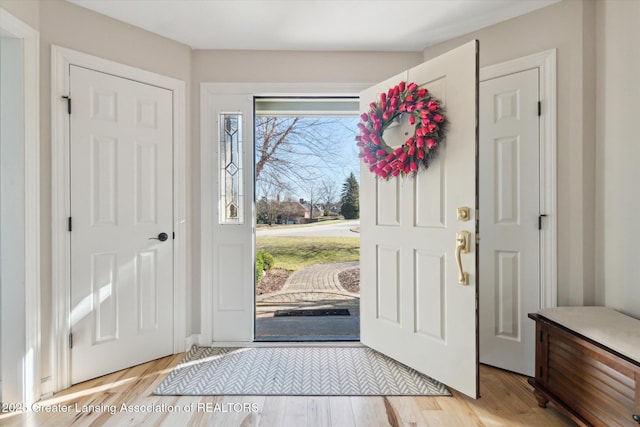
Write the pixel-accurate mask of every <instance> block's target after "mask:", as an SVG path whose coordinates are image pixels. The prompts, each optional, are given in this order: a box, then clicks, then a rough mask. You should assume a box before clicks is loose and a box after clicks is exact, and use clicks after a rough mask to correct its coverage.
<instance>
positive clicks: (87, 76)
mask: <svg viewBox="0 0 640 427" xmlns="http://www.w3.org/2000/svg"><path fill="white" fill-rule="evenodd" d="M70 68H71V70H70V73H71V76H70V94H71V98H72V101H73V105H72V106H73V111H72V114H71V116H70V117H71V122H70V123H71V124H70V128H71V144H70V145H71V147H70V151H71V215H72V222H71V225H72V231H71V333H72V334H73V335H72V337H73V338H72V341H73V347H72V350H71V359H72V360H71V376H72V382H73V383H77V382H80V381H84V380H86V379H89V378H93V377H97V376H100V375H104V374H106V373H109V372H114V371H117V370H120V369H123V368H126V367H129V366H132V365H136V364H139V363H142V362H146V361H149V360H152V359H155V358H158V357H162V356H165V355H167V354H171V353H172V352H173V212H172V200H173V190H172V185H173V175H172V150H173V130H172V126H173V124H172V93H171V91H169V90H166V89H162V88H158V87H155V86H150V85H147V84H143V83H139V82H135V81H132V80H128V79H124V78H120V77H116V76H113V75H109V74H105V73H101V72H98V71H93V70H89V69H86V68H81V67H77V66H71V67H70ZM161 233H165V234H166V237H167V238H166V239H163V238H164V237H165V236H162V235H161Z"/></svg>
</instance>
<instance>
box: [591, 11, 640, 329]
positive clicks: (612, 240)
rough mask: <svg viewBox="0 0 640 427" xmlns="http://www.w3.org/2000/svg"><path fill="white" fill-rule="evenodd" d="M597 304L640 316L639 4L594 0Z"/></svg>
mask: <svg viewBox="0 0 640 427" xmlns="http://www.w3.org/2000/svg"><path fill="white" fill-rule="evenodd" d="M596 28H597V40H598V42H597V76H598V77H597V90H596V93H597V102H596V105H597V115H596V117H597V119H596V124H597V125H596V126H597V156H598V157H597V174H596V176H597V184H598V191H597V206H598V209H597V244H596V248H597V252H596V253H597V260H598V263H597V279H598V293H597V295H598V302H599V303H601V304H604V305H606V306H609V307H613V308H616V309H618V310H621V311H623V312H625V313H627V314H630V315H632V316H635V317H638V318H640V255H639V249H638V247H639V241H640V221H639V220H638V215H639V214H640V190H638V185H639V183H640V137H639V136H638V135H640V132H639V130H638V129H639V123H638V122H639V120H638V119H639V118H640V2H639V1H627V0H607V1H599V2H597V25H596Z"/></svg>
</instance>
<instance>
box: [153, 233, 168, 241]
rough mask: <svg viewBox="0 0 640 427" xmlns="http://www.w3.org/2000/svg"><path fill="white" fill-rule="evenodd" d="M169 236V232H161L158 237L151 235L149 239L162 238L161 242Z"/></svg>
mask: <svg viewBox="0 0 640 427" xmlns="http://www.w3.org/2000/svg"><path fill="white" fill-rule="evenodd" d="M168 238H169V235H168V234H167V233H160V234H158V237H149V240H160V241H161V242H164V241H165V240H167V239H168Z"/></svg>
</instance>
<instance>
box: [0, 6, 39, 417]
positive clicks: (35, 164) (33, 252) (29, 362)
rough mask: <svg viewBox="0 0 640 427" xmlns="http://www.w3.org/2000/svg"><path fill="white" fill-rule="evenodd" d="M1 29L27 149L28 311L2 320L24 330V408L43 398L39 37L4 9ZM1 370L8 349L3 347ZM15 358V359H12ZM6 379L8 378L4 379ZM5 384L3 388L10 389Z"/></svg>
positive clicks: (20, 388)
mask: <svg viewBox="0 0 640 427" xmlns="http://www.w3.org/2000/svg"><path fill="white" fill-rule="evenodd" d="M0 29H2V30H3V31H7V32H8V33H9V34H11V35H12V36H14V37H16V38H18V39H21V40H22V55H23V58H22V79H23V86H24V87H23V103H24V104H23V110H24V111H23V123H22V128H23V132H24V133H23V141H22V142H23V148H24V192H25V194H24V210H25V211H24V286H25V288H24V307H22V310H21V311H22V312H21V314H22V315H23V316H21V317H19V318H12V319H3V321H5V322H11V323H13V324H14V325H16V329H17V330H18V331H20V330H22V331H24V336H22V339H21V341H20V344H23V346H22V348H21V349H20V352H21V355H20V359H21V360H10V365H11V367H12V368H13V370H14V371H15V367H16V366H22V368H23V373H22V374H23V377H22V379H23V382H20V383H18V384H9V386H11V387H15V389H16V390H17V391H18V392H19V393H20V394H21V395H22V402H23V403H25V404H26V405H29V404H30V403H33V402H35V401H37V400H39V399H40V396H41V387H40V377H41V374H40V368H41V366H40V363H41V358H40V354H41V340H40V330H41V326H40V33H39V32H38V31H36V30H35V29H33V28H32V27H30V26H29V25H27V24H25V23H24V22H23V21H21V20H20V19H18V18H17V17H15V16H14V15H12V14H10V13H9V12H7V11H6V10H5V9H2V8H0ZM1 351H2V353H3V354H2V356H3V357H0V359H1V360H2V361H3V366H4V365H8V364H9V363H5V360H6V359H5V356H6V354H5V351H6V350H5V348H4V347H2V349H1ZM8 359H11V358H8ZM2 379H3V380H4V381H6V376H5V375H2ZM6 385H7V384H5V386H6Z"/></svg>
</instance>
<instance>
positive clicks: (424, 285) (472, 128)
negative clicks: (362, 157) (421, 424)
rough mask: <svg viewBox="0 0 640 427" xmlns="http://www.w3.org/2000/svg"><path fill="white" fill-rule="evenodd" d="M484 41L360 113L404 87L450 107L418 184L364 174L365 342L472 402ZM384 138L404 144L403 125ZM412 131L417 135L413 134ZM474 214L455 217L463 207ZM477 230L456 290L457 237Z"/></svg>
mask: <svg viewBox="0 0 640 427" xmlns="http://www.w3.org/2000/svg"><path fill="white" fill-rule="evenodd" d="M477 60H478V45H477V42H476V41H473V42H471V43H468V44H466V45H464V46H462V47H460V48H457V49H455V50H452V51H450V52H448V53H445V54H444V55H442V56H440V57H438V58H435V59H432V60H430V61H428V62H426V63H424V64H422V65H419V66H417V67H415V68H412V69H410V70H408V71H407V72H405V73H402V74H400V75H398V76H395V77H393V78H391V79H389V80H387V81H385V82H382V83H380V84H378V85H376V86H374V87H372V88H369V89H367V90H366V91H364V92H362V93H361V94H360V102H361V110H362V111H367V110H368V105H369V103H370V102H372V101H374V100H377V99H378V96H379V94H380V93H381V92H386V91H387V90H388V88H389V87H392V86H394V85H395V84H397V83H398V82H399V81H400V80H407V81H408V82H415V83H417V84H418V85H419V86H422V87H426V88H427V89H429V91H430V92H431V93H432V94H433V95H434V96H435V97H436V98H438V99H440V100H441V101H442V102H443V104H444V107H445V111H446V114H447V117H448V120H449V122H450V126H449V130H448V134H447V137H446V142H445V143H444V144H443V145H442V146H441V147H439V149H438V154H437V157H436V159H435V160H433V161H432V162H431V164H430V166H429V168H428V169H427V170H426V171H422V172H420V173H419V174H418V175H417V178H415V179H413V178H407V179H404V180H402V179H391V180H389V181H388V182H387V181H383V180H379V179H376V178H375V176H374V175H373V174H371V173H370V172H369V171H368V168H367V167H366V166H365V167H363V168H362V173H361V178H360V179H361V187H360V188H361V196H360V197H361V200H360V203H361V208H360V212H361V275H362V286H361V331H360V333H361V341H362V343H364V344H366V345H368V346H370V347H372V348H374V349H376V350H378V351H380V352H382V353H384V354H386V355H388V356H390V357H393V358H394V359H397V360H398V361H400V362H402V363H404V364H406V365H408V366H411V367H412V368H414V369H416V370H418V371H420V372H423V373H425V374H427V375H429V376H431V377H433V378H436V379H438V380H440V381H442V382H443V383H445V384H447V385H448V386H450V387H453V388H455V389H457V390H458V391H460V392H462V393H464V394H467V395H469V396H471V397H474V398H475V397H477V396H478V385H477V384H478V382H477V378H478V377H477V375H478V360H477V334H476V331H477V310H476V301H477V294H476V289H477V287H476V280H477V274H476V249H475V247H476V246H475V231H476V221H475V219H476V218H475V207H476V139H477V137H476V124H477V84H478V83H477V81H478V77H477V75H478V68H477ZM395 129H396V130H395V132H396V133H395V134H394V131H392V130H387V131H385V141H386V142H387V143H388V144H390V145H394V146H395V145H400V144H401V143H402V142H404V141H405V140H406V138H407V137H406V135H405V133H404V129H403V128H402V127H396V128H395ZM410 132H412V131H410ZM458 207H469V208H471V209H470V210H471V215H470V220H469V221H466V222H461V221H458V220H457V208H458ZM462 230H465V231H468V232H470V233H471V244H470V247H471V252H470V253H468V254H465V255H462V264H463V268H464V270H465V271H466V272H468V273H469V276H470V278H469V283H470V284H469V285H466V286H465V285H461V284H459V283H458V267H457V265H456V261H455V258H456V257H455V249H456V233H457V232H458V231H462Z"/></svg>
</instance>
